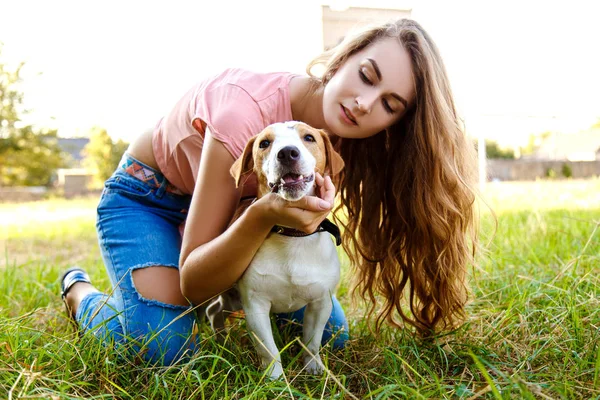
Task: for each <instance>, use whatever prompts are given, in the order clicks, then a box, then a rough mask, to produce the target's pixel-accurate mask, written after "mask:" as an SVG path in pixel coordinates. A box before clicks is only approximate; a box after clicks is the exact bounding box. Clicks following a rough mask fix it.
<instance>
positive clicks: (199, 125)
mask: <svg viewBox="0 0 600 400" xmlns="http://www.w3.org/2000/svg"><path fill="white" fill-rule="evenodd" d="M294 76H296V75H294V74H290V73H287V72H285V73H284V72H276V73H255V72H251V71H246V70H242V69H228V70H225V71H224V72H222V73H221V74H219V75H216V76H214V77H212V78H209V79H207V80H204V81H202V82H200V83H199V84H197V85H195V86H194V87H192V88H191V89H190V90H189V91H188V92H187V93H186V94H185V95H184V96H183V97H182V98H181V99H180V100H179V102H177V104H176V105H175V107H173V109H172V110H171V112H170V113H169V114H167V115H166V116H165V117H164V118H162V119H161V120H160V121H159V123H158V124H157V126H156V128H155V130H154V135H153V138H152V147H153V149H154V156H155V158H156V162H157V163H158V167H159V168H160V170H161V172H162V173H163V175H165V177H166V178H167V179H168V180H169V182H171V183H172V184H173V185H175V186H176V187H177V188H179V189H180V190H181V191H182V192H184V193H187V194H192V193H193V191H194V186H195V184H196V177H197V176H198V167H199V166H200V155H201V154H202V144H203V143H204V132H205V128H206V127H207V126H208V128H209V129H210V132H211V134H212V135H213V137H214V138H215V139H217V140H218V141H220V142H222V143H223V145H224V146H225V148H226V149H227V150H228V151H229V152H230V153H231V155H232V156H233V157H234V159H237V158H238V157H239V156H241V154H242V152H243V151H244V147H245V146H246V143H247V142H248V140H249V139H250V138H251V137H252V136H254V135H256V134H257V133H259V132H260V131H262V130H263V129H264V128H265V127H266V126H267V125H270V124H272V123H275V122H284V121H289V120H291V119H292V109H291V104H290V93H289V83H290V80H291V79H292V78H293V77H294ZM242 195H243V196H253V195H256V179H255V177H254V178H251V179H249V180H248V181H247V182H246V183H245V184H244V190H243V194H242Z"/></svg>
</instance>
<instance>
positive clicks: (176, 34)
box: [0, 0, 600, 143]
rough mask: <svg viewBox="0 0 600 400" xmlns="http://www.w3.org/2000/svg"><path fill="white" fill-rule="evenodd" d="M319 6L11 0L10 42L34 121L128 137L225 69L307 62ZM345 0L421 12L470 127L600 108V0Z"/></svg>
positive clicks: (512, 136) (582, 121)
mask: <svg viewBox="0 0 600 400" xmlns="http://www.w3.org/2000/svg"><path fill="white" fill-rule="evenodd" d="M339 2H341V3H344V1H343V0H341V1H338V3H339ZM321 3H322V2H321V1H318V0H297V1H293V0H288V1H284V0H280V1H275V0H263V1H254V2H249V1H243V0H240V1H232V0H230V1H212V2H208V1H201V0H197V1H187V0H186V1H183V0H182V1H176V0H173V1H168V2H167V1H144V2H141V1H133V0H130V1H125V0H120V1H115V0H104V1H82V0H80V1H67V0H53V1H28V0H0V13H2V17H1V18H0V21H1V22H0V41H2V42H4V51H3V58H4V59H5V60H8V61H9V62H13V63H15V62H17V61H26V63H27V64H26V68H25V70H24V76H25V79H26V85H25V86H24V91H25V96H26V105H27V106H28V107H29V108H31V109H33V113H32V114H31V119H32V121H34V122H37V123H39V124H40V125H46V126H52V127H55V128H58V129H59V134H61V135H64V136H70V135H78V134H79V135H81V134H85V133H86V132H87V130H88V129H89V128H90V127H91V126H93V125H99V126H102V127H105V128H107V129H108V131H109V133H110V134H111V135H113V136H115V137H121V138H124V139H125V140H131V139H132V138H133V137H135V136H136V135H137V134H139V133H140V132H143V131H145V130H148V129H151V128H152V127H153V126H154V124H155V123H156V121H157V120H158V119H159V118H160V116H162V115H163V114H164V113H165V112H167V111H168V110H169V107H171V106H172V105H173V104H174V103H175V101H176V100H177V99H178V98H179V96H180V95H181V94H182V93H183V92H185V91H186V90H187V88H188V87H189V86H190V85H192V84H193V83H194V82H196V81H198V80H200V79H202V78H203V77H205V76H207V75H209V74H212V73H214V72H217V71H219V70H221V69H223V68H226V67H234V66H235V67H246V68H251V69H255V70H264V71H268V70H289V71H294V72H302V71H303V70H304V66H305V64H306V63H307V62H308V61H309V59H310V58H311V57H312V56H314V55H316V54H318V52H319V51H320V49H321V46H322V33H321V29H322V27H321V22H320V4H321ZM323 3H327V1H325V0H324V1H323ZM346 4H349V5H360V4H368V5H370V6H383V7H385V6H392V7H394V6H396V7H398V6H402V5H408V6H410V7H411V8H412V10H413V11H412V16H413V18H415V19H416V20H417V21H419V22H421V23H422V24H423V25H424V27H425V28H426V29H427V30H428V31H429V33H430V34H431V35H432V37H433V38H434V40H435V41H436V42H437V44H438V46H439V47H440V50H441V52H442V54H443V56H444V60H445V62H446V66H447V68H448V71H449V74H450V78H451V81H452V85H453V88H454V91H455V94H456V97H457V103H458V105H459V108H460V111H461V113H462V115H463V116H464V117H465V120H466V123H467V128H468V129H469V130H470V131H471V133H475V134H481V133H483V134H485V135H487V136H490V137H492V138H495V139H496V140H499V141H500V142H507V143H508V142H515V141H517V142H523V143H526V141H527V137H528V134H529V133H534V132H540V131H544V130H552V129H557V130H562V131H566V132H572V131H576V130H580V129H585V128H586V127H589V126H590V125H591V124H592V123H594V122H595V120H596V118H598V117H600V52H599V51H598V49H600V23H598V22H597V21H598V15H600V5H595V4H599V2H597V1H585V0H571V1H568V2H567V1H532V0H530V1H526V0H504V1H466V0H458V1H419V0H413V1H392V0H377V1H376V0H371V1H368V0H363V1H360V0H354V1H351V0H348V1H346ZM40 73H41V75H40Z"/></svg>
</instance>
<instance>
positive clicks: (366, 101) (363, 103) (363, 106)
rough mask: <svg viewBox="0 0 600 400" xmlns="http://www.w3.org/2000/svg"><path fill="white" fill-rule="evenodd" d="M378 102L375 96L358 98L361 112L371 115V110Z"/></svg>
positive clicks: (357, 103)
mask: <svg viewBox="0 0 600 400" xmlns="http://www.w3.org/2000/svg"><path fill="white" fill-rule="evenodd" d="M376 100H377V97H376V96H374V95H370V94H368V95H364V96H358V97H357V98H356V105H357V108H358V110H359V111H361V112H363V113H365V114H369V113H370V112H371V109H372V108H373V105H374V104H375V101H376Z"/></svg>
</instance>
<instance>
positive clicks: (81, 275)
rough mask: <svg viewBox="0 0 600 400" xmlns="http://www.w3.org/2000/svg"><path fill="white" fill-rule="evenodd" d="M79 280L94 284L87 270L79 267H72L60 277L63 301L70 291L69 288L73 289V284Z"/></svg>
mask: <svg viewBox="0 0 600 400" xmlns="http://www.w3.org/2000/svg"><path fill="white" fill-rule="evenodd" d="M77 282H85V283H89V284H90V285H91V284H92V281H90V276H89V275H88V274H87V272H85V271H84V270H83V269H81V268H79V267H71V268H69V269H68V270H66V271H65V272H64V273H63V275H62V278H60V297H61V298H62V299H63V301H64V300H65V296H66V295H67V293H68V292H69V289H71V286H73V285H74V284H76V283H77Z"/></svg>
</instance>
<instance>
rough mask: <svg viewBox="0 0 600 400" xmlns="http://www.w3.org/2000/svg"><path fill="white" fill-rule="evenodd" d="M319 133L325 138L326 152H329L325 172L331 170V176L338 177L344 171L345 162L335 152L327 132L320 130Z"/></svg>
mask: <svg viewBox="0 0 600 400" xmlns="http://www.w3.org/2000/svg"><path fill="white" fill-rule="evenodd" d="M319 133H321V137H322V138H323V142H324V144H325V151H326V152H327V154H326V160H327V163H326V164H325V171H327V170H329V174H330V176H332V177H333V176H336V175H337V174H339V173H340V172H341V171H342V169H344V160H343V159H342V156H340V155H339V154H338V152H337V151H335V150H334V148H333V145H332V144H331V140H329V135H327V132H325V131H324V130H323V129H319Z"/></svg>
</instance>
